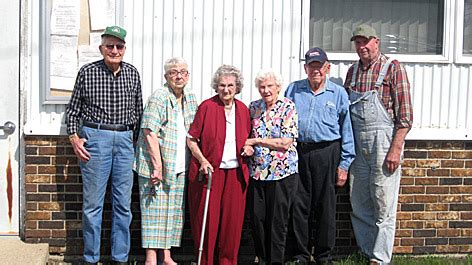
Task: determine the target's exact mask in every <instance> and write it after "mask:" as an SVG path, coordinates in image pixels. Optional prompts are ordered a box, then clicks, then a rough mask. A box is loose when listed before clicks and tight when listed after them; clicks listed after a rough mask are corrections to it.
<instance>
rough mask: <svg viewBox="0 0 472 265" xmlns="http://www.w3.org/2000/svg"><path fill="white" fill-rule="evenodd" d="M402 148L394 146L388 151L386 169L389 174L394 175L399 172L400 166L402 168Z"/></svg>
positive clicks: (385, 162)
mask: <svg viewBox="0 0 472 265" xmlns="http://www.w3.org/2000/svg"><path fill="white" fill-rule="evenodd" d="M401 149H402V148H401V146H400V147H397V146H396V145H392V146H391V147H390V149H389V150H388V153H387V156H386V157H385V161H384V164H385V167H386V168H387V170H388V172H390V173H393V172H395V170H397V168H398V166H400V156H401V152H402V150H401Z"/></svg>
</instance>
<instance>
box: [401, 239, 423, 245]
mask: <svg viewBox="0 0 472 265" xmlns="http://www.w3.org/2000/svg"><path fill="white" fill-rule="evenodd" d="M401 245H402V246H424V239H423V238H402V239H401Z"/></svg>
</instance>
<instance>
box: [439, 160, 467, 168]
mask: <svg viewBox="0 0 472 265" xmlns="http://www.w3.org/2000/svg"><path fill="white" fill-rule="evenodd" d="M441 167H443V168H444V167H452V168H463V167H464V161H462V160H441Z"/></svg>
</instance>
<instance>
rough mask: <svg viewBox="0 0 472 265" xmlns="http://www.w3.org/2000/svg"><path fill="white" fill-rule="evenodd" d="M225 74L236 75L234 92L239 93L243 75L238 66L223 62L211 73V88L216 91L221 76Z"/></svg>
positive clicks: (241, 87)
mask: <svg viewBox="0 0 472 265" xmlns="http://www.w3.org/2000/svg"><path fill="white" fill-rule="evenodd" d="M227 75H232V76H234V77H236V94H239V93H241V90H242V89H243V86H244V78H243V75H242V74H241V71H240V70H239V69H238V68H236V67H234V66H232V65H227V64H223V65H222V66H220V67H219V68H218V69H217V70H216V72H215V73H214V74H213V79H212V80H211V87H212V88H213V90H215V92H216V91H217V89H218V84H219V83H220V79H221V77H223V76H227Z"/></svg>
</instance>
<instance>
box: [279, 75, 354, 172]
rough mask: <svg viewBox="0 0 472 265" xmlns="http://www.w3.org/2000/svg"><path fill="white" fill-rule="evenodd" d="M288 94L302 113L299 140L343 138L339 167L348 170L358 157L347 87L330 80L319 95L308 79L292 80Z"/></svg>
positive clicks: (312, 141) (314, 140)
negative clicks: (312, 88)
mask: <svg viewBox="0 0 472 265" xmlns="http://www.w3.org/2000/svg"><path fill="white" fill-rule="evenodd" d="M285 97H287V98H289V99H290V100H292V101H293V102H294V103H295V107H296V109H297V112H298V139H297V141H298V142H302V143H320V142H328V141H335V140H338V139H341V161H340V163H339V167H340V168H342V169H344V170H348V169H349V166H350V165H351V163H352V161H353V160H354V158H355V156H356V152H355V147H354V135H353V133H352V126H351V116H350V113H349V98H348V95H347V92H346V90H345V89H344V87H342V86H339V85H337V84H335V83H333V82H331V81H329V80H328V79H326V83H325V84H324V87H322V88H320V90H319V91H317V93H316V94H315V93H314V92H313V90H311V87H310V83H309V81H308V79H303V80H298V81H295V82H293V83H291V84H290V85H289V86H288V88H287V90H286V91H285Z"/></svg>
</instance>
